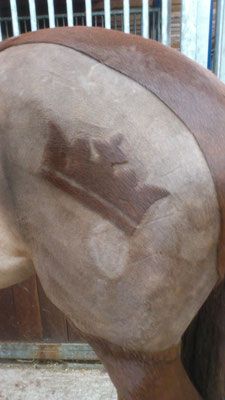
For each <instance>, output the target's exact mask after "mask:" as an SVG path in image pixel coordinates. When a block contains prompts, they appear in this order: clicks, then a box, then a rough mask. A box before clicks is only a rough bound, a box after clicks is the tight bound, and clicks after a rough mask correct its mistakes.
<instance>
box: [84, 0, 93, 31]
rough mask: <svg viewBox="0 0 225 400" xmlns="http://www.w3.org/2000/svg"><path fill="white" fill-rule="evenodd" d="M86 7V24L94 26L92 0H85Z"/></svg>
mask: <svg viewBox="0 0 225 400" xmlns="http://www.w3.org/2000/svg"><path fill="white" fill-rule="evenodd" d="M85 9H86V25H87V26H92V7H91V0H85Z"/></svg>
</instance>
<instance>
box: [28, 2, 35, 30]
mask: <svg viewBox="0 0 225 400" xmlns="http://www.w3.org/2000/svg"><path fill="white" fill-rule="evenodd" d="M28 1H29V10H30V25H31V30H32V31H36V30H37V14H36V6H35V0H28Z"/></svg>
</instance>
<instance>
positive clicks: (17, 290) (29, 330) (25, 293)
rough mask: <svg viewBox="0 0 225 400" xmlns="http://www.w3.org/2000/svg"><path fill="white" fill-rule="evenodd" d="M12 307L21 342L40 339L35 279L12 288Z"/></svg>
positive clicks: (39, 316)
mask: <svg viewBox="0 0 225 400" xmlns="http://www.w3.org/2000/svg"><path fill="white" fill-rule="evenodd" d="M13 294H14V306H15V312H16V319H17V325H18V334H19V339H20V340H21V341H27V340H29V341H33V340H41V339H42V323H41V315H40V307H39V299H38V292H37V282H36V278H35V277H31V278H30V279H29V280H27V281H25V282H23V283H21V284H19V285H16V286H14V287H13Z"/></svg>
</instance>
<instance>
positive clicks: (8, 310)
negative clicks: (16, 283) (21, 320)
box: [0, 288, 19, 341]
mask: <svg viewBox="0 0 225 400" xmlns="http://www.w3.org/2000/svg"><path fill="white" fill-rule="evenodd" d="M18 339H19V334H18V324H17V321H16V315H15V308H14V297H13V289H12V288H9V289H2V290H0V340H1V341H6V340H7V341H10V340H18Z"/></svg>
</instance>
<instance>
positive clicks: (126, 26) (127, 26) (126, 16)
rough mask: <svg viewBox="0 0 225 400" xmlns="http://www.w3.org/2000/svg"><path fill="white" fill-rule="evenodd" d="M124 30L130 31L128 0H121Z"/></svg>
mask: <svg viewBox="0 0 225 400" xmlns="http://www.w3.org/2000/svg"><path fill="white" fill-rule="evenodd" d="M123 20H124V32H125V33H130V1H129V0H123Z"/></svg>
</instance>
